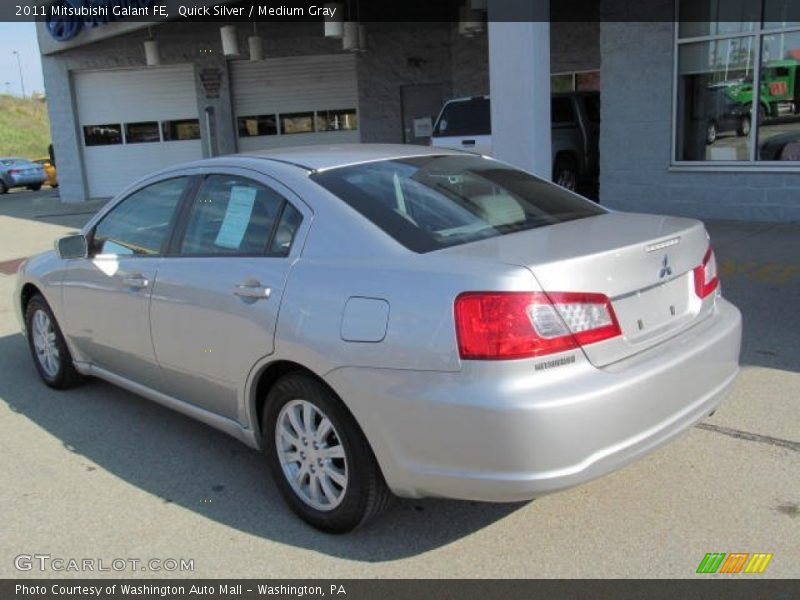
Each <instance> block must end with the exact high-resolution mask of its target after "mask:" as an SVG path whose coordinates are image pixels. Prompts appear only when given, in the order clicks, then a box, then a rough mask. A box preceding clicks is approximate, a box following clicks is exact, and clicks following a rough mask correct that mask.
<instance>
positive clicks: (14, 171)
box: [8, 169, 22, 175]
mask: <svg viewBox="0 0 800 600" xmlns="http://www.w3.org/2000/svg"><path fill="white" fill-rule="evenodd" d="M21 172H22V171H20V170H19V169H9V170H8V174H9V175H18V174H19V173H21Z"/></svg>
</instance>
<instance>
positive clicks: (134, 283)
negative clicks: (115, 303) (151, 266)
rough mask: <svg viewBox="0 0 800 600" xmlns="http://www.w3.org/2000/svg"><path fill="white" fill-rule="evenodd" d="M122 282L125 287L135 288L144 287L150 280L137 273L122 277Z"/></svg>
mask: <svg viewBox="0 0 800 600" xmlns="http://www.w3.org/2000/svg"><path fill="white" fill-rule="evenodd" d="M122 283H123V284H124V285H125V287H129V288H134V289H137V290H140V289H142V288H146V287H147V286H148V285H150V282H149V281H147V278H146V277H145V276H144V275H140V274H139V273H137V274H135V275H128V276H126V277H123V278H122Z"/></svg>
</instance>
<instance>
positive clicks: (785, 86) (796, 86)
mask: <svg viewBox="0 0 800 600" xmlns="http://www.w3.org/2000/svg"><path fill="white" fill-rule="evenodd" d="M678 5H679V6H678V11H679V14H678V19H679V24H678V27H677V36H676V44H677V49H676V51H677V65H676V66H677V79H676V82H675V152H674V158H675V160H676V161H677V162H691V163H697V162H707V163H711V164H721V165H724V164H734V165H737V166H746V165H747V164H753V165H754V164H763V162H764V161H774V162H781V163H785V162H786V161H800V9H799V7H798V4H797V3H796V2H793V0H679V2H678Z"/></svg>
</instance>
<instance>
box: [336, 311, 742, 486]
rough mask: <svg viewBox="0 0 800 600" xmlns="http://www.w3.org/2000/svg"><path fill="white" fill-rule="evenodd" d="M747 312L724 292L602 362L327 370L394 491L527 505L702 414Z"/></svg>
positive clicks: (636, 453)
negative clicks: (664, 336)
mask: <svg viewBox="0 0 800 600" xmlns="http://www.w3.org/2000/svg"><path fill="white" fill-rule="evenodd" d="M740 342H741V315H740V313H739V311H738V310H737V309H736V307H734V306H733V305H732V304H730V303H728V302H726V301H725V300H723V299H722V298H719V299H718V300H717V303H716V307H715V309H714V311H713V313H712V314H711V315H710V316H709V317H708V318H706V319H704V320H703V321H702V322H701V323H698V324H697V325H695V326H694V327H692V328H691V329H689V330H688V331H685V332H683V333H682V334H680V335H679V336H677V337H675V338H673V339H671V340H669V341H667V342H664V343H662V344H660V345H658V346H657V347H655V348H651V349H649V350H647V351H644V352H641V353H639V354H637V355H635V356H634V357H631V358H628V359H625V360H623V361H620V362H618V363H615V364H614V365H610V366H609V367H605V368H602V369H598V368H596V367H594V366H592V365H591V364H590V363H588V361H586V360H585V358H584V357H583V355H582V354H581V353H577V354H576V356H575V362H574V363H572V364H567V365H565V366H557V367H554V368H550V369H545V370H538V371H537V370H535V369H534V365H533V362H532V361H530V360H522V361H502V362H488V361H465V362H464V368H463V369H462V371H461V372H459V373H441V372H424V371H399V370H390V369H362V368H342V369H337V370H335V371H332V372H331V373H329V374H328V377H327V380H328V382H329V383H330V385H331V386H332V387H333V388H334V389H335V390H337V392H338V393H339V394H340V395H341V396H342V397H343V398H344V399H345V400H346V402H347V404H348V406H349V407H350V409H351V411H352V412H353V414H354V416H355V417H356V419H357V420H358V421H359V423H360V424H361V425H362V427H363V429H364V431H365V433H366V435H367V438H368V439H369V441H370V443H371V444H372V446H373V449H374V451H375V454H376V457H377V458H378V461H379V463H380V464H381V467H382V469H383V472H384V476H385V477H386V480H387V483H388V484H389V486H390V487H391V488H392V490H393V491H394V492H395V493H396V494H398V495H400V496H407V497H420V496H438V497H449V498H461V499H469V500H484V501H498V502H505V501H519V500H527V499H530V498H533V497H536V496H539V495H543V494H547V493H550V492H555V491H558V490H561V489H564V488H568V487H572V486H574V485H578V484H580V483H583V482H586V481H589V480H591V479H594V478H596V477H598V476H600V475H603V474H605V473H608V472H610V471H613V470H615V469H618V468H620V467H622V466H624V465H626V464H628V463H630V462H632V461H634V460H636V459H637V458H639V457H641V456H643V455H645V454H647V453H648V452H650V451H652V450H654V449H655V448H657V447H659V446H661V445H662V444H664V443H666V442H668V441H669V440H670V439H672V438H674V437H675V436H677V435H679V434H680V433H682V432H683V431H685V430H686V429H687V428H689V427H691V426H692V425H694V424H695V423H697V422H698V421H700V420H702V419H703V418H704V417H705V416H707V415H708V414H709V413H710V412H712V411H713V410H714V409H715V408H716V407H717V406H718V405H719V403H720V402H721V401H722V399H723V397H724V395H725V393H726V392H727V391H728V389H729V388H730V386H731V384H732V383H733V380H734V378H735V377H736V374H737V373H738V370H739V348H740Z"/></svg>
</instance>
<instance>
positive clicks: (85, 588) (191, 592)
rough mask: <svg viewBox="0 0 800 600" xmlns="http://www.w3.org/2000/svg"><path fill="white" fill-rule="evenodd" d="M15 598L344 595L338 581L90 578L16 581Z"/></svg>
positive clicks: (331, 596) (295, 596) (303, 596)
mask: <svg viewBox="0 0 800 600" xmlns="http://www.w3.org/2000/svg"><path fill="white" fill-rule="evenodd" d="M13 591H14V594H15V597H17V598H25V597H34V598H46V597H49V598H53V599H64V598H73V599H74V598H92V597H93V598H98V599H101V600H102V599H107V598H128V597H132V598H195V597H204V598H258V597H278V598H280V597H286V598H312V599H316V598H326V597H327V598H337V597H339V598H346V597H347V590H346V588H345V585H343V584H341V583H331V584H326V585H325V586H322V585H318V584H313V585H293V584H270V583H256V582H254V581H248V582H247V583H220V582H213V581H207V582H198V583H192V584H188V583H186V584H184V583H172V582H170V583H167V582H159V583H137V582H132V583H122V582H120V583H111V584H104V583H103V582H101V581H99V580H98V581H94V582H92V583H91V584H76V583H64V582H62V583H40V584H35V585H30V584H22V583H17V584H15V585H14V588H13Z"/></svg>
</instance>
